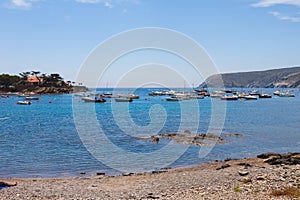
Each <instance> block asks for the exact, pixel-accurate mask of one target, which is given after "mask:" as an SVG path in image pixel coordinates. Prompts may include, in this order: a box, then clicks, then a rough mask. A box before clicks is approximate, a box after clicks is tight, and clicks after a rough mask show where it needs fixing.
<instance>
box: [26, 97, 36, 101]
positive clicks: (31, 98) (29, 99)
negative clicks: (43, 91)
mask: <svg viewBox="0 0 300 200" xmlns="http://www.w3.org/2000/svg"><path fill="white" fill-rule="evenodd" d="M25 100H28V101H32V100H36V101H37V100H39V98H38V97H25Z"/></svg>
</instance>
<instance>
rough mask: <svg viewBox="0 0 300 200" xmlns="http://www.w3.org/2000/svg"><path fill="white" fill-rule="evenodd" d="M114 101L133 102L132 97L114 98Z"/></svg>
mask: <svg viewBox="0 0 300 200" xmlns="http://www.w3.org/2000/svg"><path fill="white" fill-rule="evenodd" d="M115 101H116V102H133V99H132V98H115Z"/></svg>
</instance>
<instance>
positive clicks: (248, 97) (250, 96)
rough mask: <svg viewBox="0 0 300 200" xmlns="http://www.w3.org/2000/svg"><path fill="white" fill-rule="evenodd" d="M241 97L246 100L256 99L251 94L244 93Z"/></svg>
mask: <svg viewBox="0 0 300 200" xmlns="http://www.w3.org/2000/svg"><path fill="white" fill-rule="evenodd" d="M243 98H244V99H246V100H257V97H256V96H253V95H245V96H244V97H243Z"/></svg>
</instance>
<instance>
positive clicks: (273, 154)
mask: <svg viewBox="0 0 300 200" xmlns="http://www.w3.org/2000/svg"><path fill="white" fill-rule="evenodd" d="M271 156H281V155H280V154H279V153H276V152H269V153H263V154H259V155H257V158H262V159H266V158H269V157H271Z"/></svg>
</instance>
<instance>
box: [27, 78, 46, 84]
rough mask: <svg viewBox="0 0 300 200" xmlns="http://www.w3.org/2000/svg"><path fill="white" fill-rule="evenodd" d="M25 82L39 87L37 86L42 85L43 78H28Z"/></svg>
mask: <svg viewBox="0 0 300 200" xmlns="http://www.w3.org/2000/svg"><path fill="white" fill-rule="evenodd" d="M27 82H28V83H30V84H32V85H39V84H41V83H43V78H41V77H38V76H28V77H27Z"/></svg>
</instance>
